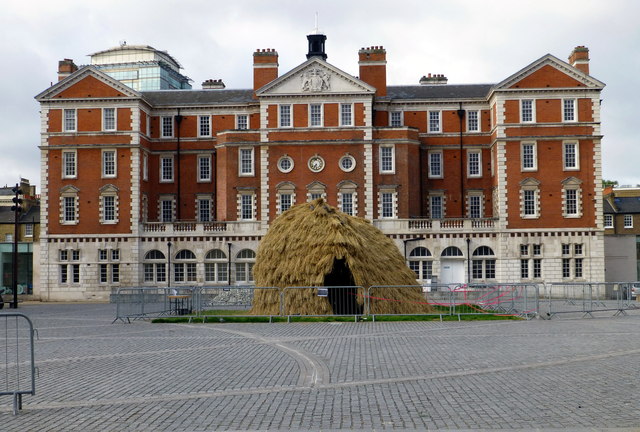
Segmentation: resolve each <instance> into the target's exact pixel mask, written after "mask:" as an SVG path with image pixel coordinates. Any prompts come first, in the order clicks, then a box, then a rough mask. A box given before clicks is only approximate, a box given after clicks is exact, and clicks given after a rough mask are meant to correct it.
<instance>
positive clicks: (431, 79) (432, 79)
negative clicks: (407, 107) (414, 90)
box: [420, 74, 449, 85]
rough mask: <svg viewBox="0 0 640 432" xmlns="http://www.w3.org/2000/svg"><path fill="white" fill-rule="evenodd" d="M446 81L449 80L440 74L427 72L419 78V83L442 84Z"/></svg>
mask: <svg viewBox="0 0 640 432" xmlns="http://www.w3.org/2000/svg"><path fill="white" fill-rule="evenodd" d="M447 82H449V80H448V79H447V77H446V76H444V75H442V74H434V75H431V74H429V75H427V76H423V77H422V78H420V85H442V84H446V83H447Z"/></svg>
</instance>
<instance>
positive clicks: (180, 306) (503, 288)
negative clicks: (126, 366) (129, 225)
mask: <svg viewBox="0 0 640 432" xmlns="http://www.w3.org/2000/svg"><path fill="white" fill-rule="evenodd" d="M635 286H640V285H639V284H638V283H633V282H616V283H553V284H547V285H538V284H527V283H491V284H449V285H447V284H429V285H424V286H422V287H420V286H416V285H411V286H371V287H369V288H366V289H365V288H363V287H361V286H338V287H334V286H332V287H310V286H299V287H286V288H275V287H254V286H204V287H179V288H178V287H177V288H150V287H136V288H120V289H119V290H118V291H117V293H116V294H114V295H113V298H112V301H113V302H114V303H116V305H117V308H116V318H115V320H114V322H115V321H117V320H121V321H124V322H131V320H136V319H149V318H158V317H166V316H170V315H183V316H186V317H188V318H189V319H194V318H199V319H200V318H201V319H202V321H203V322H204V321H206V320H207V318H213V317H219V318H220V321H223V318H224V317H226V316H232V315H233V316H236V317H243V316H244V317H246V316H252V317H256V316H263V317H268V318H269V321H272V319H273V318H274V317H286V318H287V320H290V319H291V318H292V317H305V316H307V317H310V316H353V317H354V320H358V319H360V318H362V317H363V316H372V317H373V319H375V316H381V315H439V316H440V318H441V319H442V318H443V317H444V316H458V318H460V317H461V316H463V315H480V314H498V315H501V314H505V315H514V316H519V317H522V318H526V319H530V318H533V317H536V316H543V317H553V316H555V315H557V314H569V313H580V314H582V315H583V316H593V313H594V312H606V311H612V312H614V313H615V314H616V315H618V314H620V315H623V314H626V312H627V311H629V310H632V309H640V303H639V302H638V301H636V299H635V298H634V296H635ZM402 290H408V291H407V293H402ZM403 303H404V304H405V305H404V306H402V307H400V306H398V305H401V304H403Z"/></svg>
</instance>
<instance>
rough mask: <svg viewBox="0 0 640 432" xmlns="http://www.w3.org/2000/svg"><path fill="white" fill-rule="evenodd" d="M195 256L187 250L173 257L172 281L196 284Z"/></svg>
mask: <svg viewBox="0 0 640 432" xmlns="http://www.w3.org/2000/svg"><path fill="white" fill-rule="evenodd" d="M195 260H196V255H195V254H194V253H193V252H191V251H190V250H188V249H182V250H181V251H179V252H178V253H177V254H176V256H175V261H174V264H173V280H174V281H175V282H196V281H197V271H196V268H197V263H196V262H195Z"/></svg>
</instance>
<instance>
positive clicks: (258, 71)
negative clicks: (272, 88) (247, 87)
mask: <svg viewBox="0 0 640 432" xmlns="http://www.w3.org/2000/svg"><path fill="white" fill-rule="evenodd" d="M276 78H278V52H277V51H276V50H274V49H273V48H267V49H263V50H259V49H258V50H256V52H254V53H253V97H255V94H256V93H255V92H256V90H258V89H259V88H260V87H262V86H264V85H267V84H268V83H270V82H271V81H273V80H274V79H276Z"/></svg>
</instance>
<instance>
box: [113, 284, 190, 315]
mask: <svg viewBox="0 0 640 432" xmlns="http://www.w3.org/2000/svg"><path fill="white" fill-rule="evenodd" d="M195 296H196V288H193V287H180V288H151V287H135V288H119V289H118V291H117V292H116V293H115V294H114V295H113V297H112V302H115V303H116V318H115V320H113V322H116V321H118V320H121V321H125V320H126V321H127V322H131V320H132V319H133V320H136V319H146V318H157V317H161V316H167V315H188V314H191V313H192V312H193V305H194V300H195Z"/></svg>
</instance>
